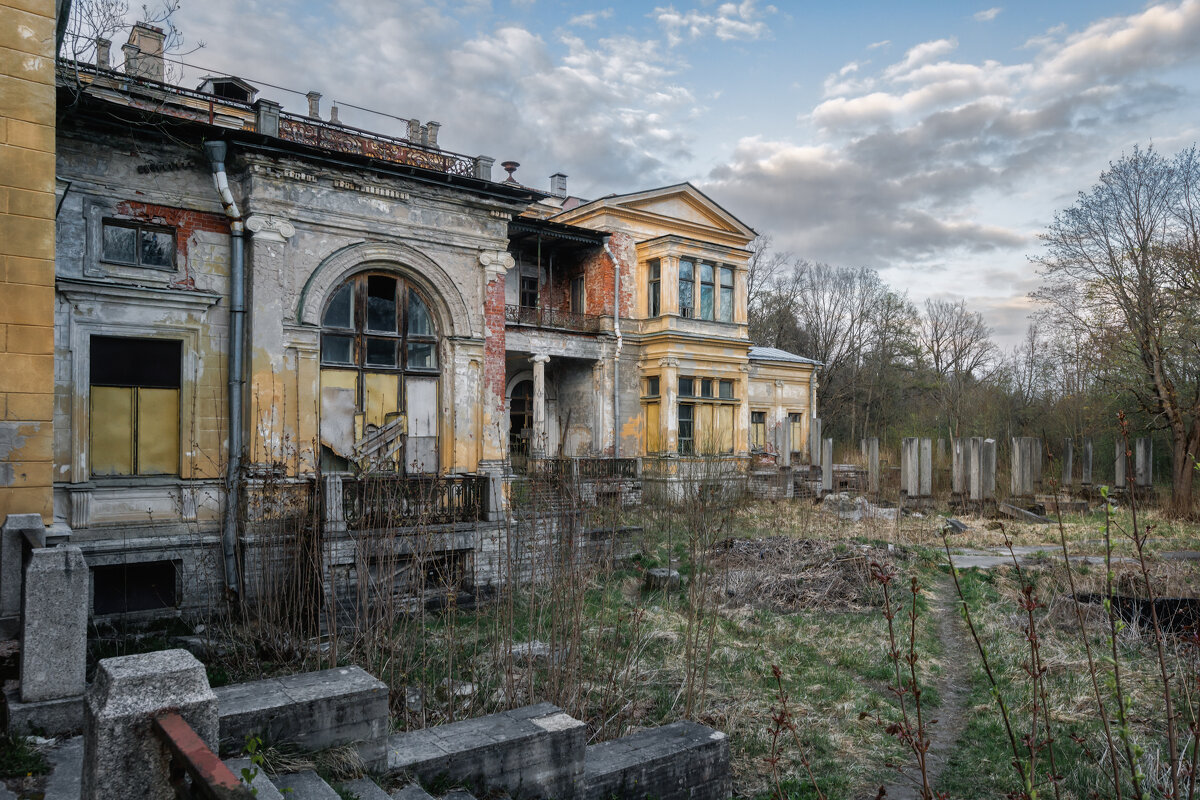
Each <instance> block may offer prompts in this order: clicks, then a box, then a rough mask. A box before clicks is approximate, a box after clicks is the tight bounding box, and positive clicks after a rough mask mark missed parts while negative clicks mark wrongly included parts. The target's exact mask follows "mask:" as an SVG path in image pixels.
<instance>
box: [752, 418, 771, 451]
mask: <svg viewBox="0 0 1200 800" xmlns="http://www.w3.org/2000/svg"><path fill="white" fill-rule="evenodd" d="M766 443H767V412H765V411H751V412H750V449H751V450H762V449H763V447H764V446H766Z"/></svg>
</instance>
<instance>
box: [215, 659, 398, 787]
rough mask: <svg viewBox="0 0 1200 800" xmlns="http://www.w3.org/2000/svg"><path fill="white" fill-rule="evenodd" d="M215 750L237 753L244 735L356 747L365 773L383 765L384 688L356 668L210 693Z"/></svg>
mask: <svg viewBox="0 0 1200 800" xmlns="http://www.w3.org/2000/svg"><path fill="white" fill-rule="evenodd" d="M213 692H214V693H215V694H216V696H217V706H218V709H219V712H220V718H221V734H220V741H221V752H222V754H224V755H237V754H239V753H241V752H242V748H243V747H244V746H245V744H246V737H247V736H248V735H260V736H262V737H263V738H264V739H266V740H267V741H268V742H270V743H272V744H280V743H288V744H294V745H296V746H298V747H300V748H303V749H305V750H312V751H316V750H325V749H327V748H330V747H338V746H340V745H345V744H356V745H357V746H358V751H359V755H361V756H362V759H363V762H364V764H365V766H366V768H367V769H368V770H369V771H382V770H383V769H384V768H385V767H386V765H387V747H386V745H387V739H386V738H385V737H386V736H387V732H388V688H387V684H385V683H384V682H383V681H381V680H378V679H377V678H374V677H372V676H371V675H369V674H368V673H366V672H365V671H363V670H362V669H360V668H358V667H340V668H335V669H327V670H321V671H320V672H302V673H299V674H296V675H288V676H286V677H282V678H268V679H266V680H261V681H252V682H250V683H237V684H233V685H231V686H221V687H219V688H216V689H214V690H213Z"/></svg>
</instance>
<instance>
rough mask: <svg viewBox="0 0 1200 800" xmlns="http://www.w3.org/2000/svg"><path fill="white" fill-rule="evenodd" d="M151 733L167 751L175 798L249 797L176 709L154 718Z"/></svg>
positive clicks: (231, 799) (230, 799)
mask: <svg viewBox="0 0 1200 800" xmlns="http://www.w3.org/2000/svg"><path fill="white" fill-rule="evenodd" d="M154 732H155V733H156V734H157V735H158V737H159V738H160V739H162V740H163V743H164V744H166V745H167V749H169V750H170V751H171V775H170V780H171V786H172V788H174V790H175V797H176V798H178V800H252V799H253V797H254V793H253V792H251V791H250V789H249V787H247V786H246V785H245V784H243V783H242V782H241V781H240V780H238V778H237V776H236V775H234V774H233V772H232V771H231V770H230V769H229V767H227V766H225V763H224V762H223V761H221V759H220V758H219V757H218V756H217V754H216V753H214V752H213V751H212V750H210V749H209V747H208V745H206V744H205V743H204V740H203V739H201V738H200V736H199V735H198V734H197V733H196V732H195V731H194V730H192V726H191V725H188V724H187V721H186V720H184V718H183V717H181V716H179V713H178V712H175V711H168V712H167V713H165V714H162V715H160V716H158V717H156V718H155V720H154Z"/></svg>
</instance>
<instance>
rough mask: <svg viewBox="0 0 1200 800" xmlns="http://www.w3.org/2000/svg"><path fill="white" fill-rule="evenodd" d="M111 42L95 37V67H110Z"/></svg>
mask: <svg viewBox="0 0 1200 800" xmlns="http://www.w3.org/2000/svg"><path fill="white" fill-rule="evenodd" d="M111 53H112V42H110V41H109V40H108V39H105V38H104V37H102V36H98V37H96V69H112V55H111Z"/></svg>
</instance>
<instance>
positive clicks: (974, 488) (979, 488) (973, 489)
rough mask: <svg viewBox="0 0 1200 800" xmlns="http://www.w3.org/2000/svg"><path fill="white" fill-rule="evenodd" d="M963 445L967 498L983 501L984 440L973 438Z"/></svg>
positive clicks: (978, 437)
mask: <svg viewBox="0 0 1200 800" xmlns="http://www.w3.org/2000/svg"><path fill="white" fill-rule="evenodd" d="M963 445H964V447H963V451H964V455H963V465H964V467H965V469H966V491H967V496H968V497H970V498H971V499H972V500H974V501H976V502H978V501H980V500H982V499H983V438H982V437H980V436H972V437H971V438H969V439H967V440H966V441H965V442H964V443H963ZM993 470H994V465H993Z"/></svg>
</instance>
